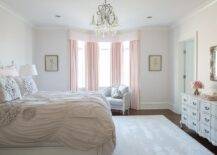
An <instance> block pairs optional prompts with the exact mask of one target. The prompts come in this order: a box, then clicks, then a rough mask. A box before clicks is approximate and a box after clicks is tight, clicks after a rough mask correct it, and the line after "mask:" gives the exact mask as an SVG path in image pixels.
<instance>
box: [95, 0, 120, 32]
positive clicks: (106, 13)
mask: <svg viewBox="0 0 217 155" xmlns="http://www.w3.org/2000/svg"><path fill="white" fill-rule="evenodd" d="M91 25H93V26H94V27H95V31H96V34H97V35H102V36H105V35H114V34H116V32H117V30H116V28H117V27H118V18H117V16H116V15H115V13H114V10H113V7H112V6H111V4H109V3H107V0H105V2H104V3H103V4H102V5H98V10H97V12H96V14H95V15H93V18H92V22H91Z"/></svg>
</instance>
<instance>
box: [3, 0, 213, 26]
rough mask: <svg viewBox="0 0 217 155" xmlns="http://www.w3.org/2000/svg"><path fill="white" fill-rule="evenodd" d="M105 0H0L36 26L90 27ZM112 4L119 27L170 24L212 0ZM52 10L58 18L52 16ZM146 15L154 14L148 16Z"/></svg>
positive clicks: (116, 0)
mask: <svg viewBox="0 0 217 155" xmlns="http://www.w3.org/2000/svg"><path fill="white" fill-rule="evenodd" d="M103 1H104V0H0V2H3V3H4V4H5V5H7V6H8V7H9V8H10V9H12V10H13V11H14V12H16V13H18V14H20V15H21V16H23V17H24V18H26V19H27V20H29V21H30V22H31V23H33V24H34V25H37V26H70V27H75V28H79V29H91V26H90V21H91V18H92V15H93V13H95V11H96V9H97V5H98V4H100V3H102V2H103ZM108 1H109V2H111V3H112V5H113V6H114V9H115V12H116V14H117V15H118V18H119V21H120V29H122V30H123V29H133V28H137V27H142V26H150V25H157V26H159V25H170V24H172V23H174V22H175V21H177V20H178V19H180V18H182V17H184V16H185V15H187V14H189V13H191V12H192V11H193V10H195V9H196V8H198V7H201V6H202V5H203V4H205V3H207V2H210V1H212V0H108ZM55 14H58V15H61V16H62V17H61V18H58V19H57V18H55V17H54V16H55ZM147 16H153V18H152V19H147V18H146V17H147Z"/></svg>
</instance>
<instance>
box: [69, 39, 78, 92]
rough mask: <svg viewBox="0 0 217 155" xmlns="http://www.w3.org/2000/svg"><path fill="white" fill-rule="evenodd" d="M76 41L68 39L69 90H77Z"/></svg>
mask: <svg viewBox="0 0 217 155" xmlns="http://www.w3.org/2000/svg"><path fill="white" fill-rule="evenodd" d="M77 52H78V47H77V41H75V40H70V90H72V91H77V90H78V85H77V83H78V82H77Z"/></svg>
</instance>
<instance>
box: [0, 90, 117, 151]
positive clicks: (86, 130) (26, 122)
mask: <svg viewBox="0 0 217 155" xmlns="http://www.w3.org/2000/svg"><path fill="white" fill-rule="evenodd" d="M0 109H1V114H0V115H1V116H4V118H3V117H1V120H0V147H1V148H0V154H2V155H4V154H7V155H15V154H16V155H27V154H28V155H29V154H30V152H31V155H34V154H37V155H38V154H41V155H43V154H46V155H49V154H52V155H55V154H61V155H68V154H70V155H73V154H74V155H86V154H87V155H111V154H112V153H113V151H114V148H115V142H116V136H115V127H114V123H113V120H112V115H111V111H110V106H109V104H108V103H107V102H106V100H105V99H104V98H103V97H102V96H100V95H99V94H93V93H72V92H38V93H36V94H34V95H29V96H26V97H24V98H22V99H18V100H15V101H12V102H10V103H3V104H0ZM2 111H4V113H5V114H4V115H3V112H2Z"/></svg>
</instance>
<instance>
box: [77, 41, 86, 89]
mask: <svg viewBox="0 0 217 155" xmlns="http://www.w3.org/2000/svg"><path fill="white" fill-rule="evenodd" d="M78 88H85V43H84V41H78Z"/></svg>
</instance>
